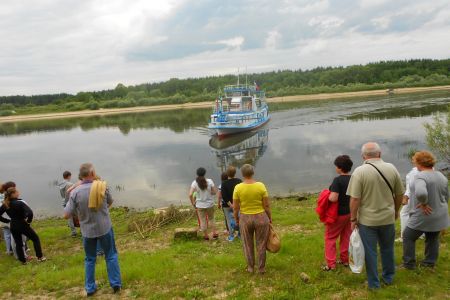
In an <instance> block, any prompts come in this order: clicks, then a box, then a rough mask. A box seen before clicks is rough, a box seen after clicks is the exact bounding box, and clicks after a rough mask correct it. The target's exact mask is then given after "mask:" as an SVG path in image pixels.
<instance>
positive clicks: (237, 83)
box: [237, 68, 239, 85]
mask: <svg viewBox="0 0 450 300" xmlns="http://www.w3.org/2000/svg"><path fill="white" fill-rule="evenodd" d="M237 84H238V85H239V68H238V83H237Z"/></svg>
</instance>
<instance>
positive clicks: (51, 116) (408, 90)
mask: <svg viewBox="0 0 450 300" xmlns="http://www.w3.org/2000/svg"><path fill="white" fill-rule="evenodd" d="M431 91H450V85H444V86H433V87H416V88H400V89H395V90H393V92H394V93H395V94H408V93H420V92H431ZM386 94H387V90H386V89H383V90H373V91H360V92H345V93H324V94H313V95H297V96H286V97H275V98H268V99H267V102H269V103H277V102H295V101H310V100H325V99H328V100H329V99H342V98H352V97H366V96H382V95H386ZM212 105H213V102H212V101H208V102H198V103H185V104H169V105H157V106H140V107H129V108H112V109H99V110H82V111H74V112H60V113H48V114H35V115H18V116H8V117H0V123H11V122H20V121H33V120H44V119H62V118H75V117H89V116H103V115H113V114H123V113H134V112H147V111H163V110H174V109H192V108H209V107H212Z"/></svg>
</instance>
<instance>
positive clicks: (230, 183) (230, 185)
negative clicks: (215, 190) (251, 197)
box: [220, 178, 242, 207]
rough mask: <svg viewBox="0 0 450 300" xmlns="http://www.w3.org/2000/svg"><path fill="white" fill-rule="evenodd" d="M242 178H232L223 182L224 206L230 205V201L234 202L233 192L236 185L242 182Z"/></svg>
mask: <svg viewBox="0 0 450 300" xmlns="http://www.w3.org/2000/svg"><path fill="white" fill-rule="evenodd" d="M241 182H242V180H240V179H239V178H230V179H227V180H225V181H224V182H222V186H221V190H220V191H221V192H222V206H223V207H228V202H231V203H233V192H234V188H235V187H236V185H238V184H239V183H241Z"/></svg>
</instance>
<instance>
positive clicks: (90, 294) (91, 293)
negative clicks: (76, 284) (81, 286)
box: [86, 290, 97, 297]
mask: <svg viewBox="0 0 450 300" xmlns="http://www.w3.org/2000/svg"><path fill="white" fill-rule="evenodd" d="M96 292H97V290H95V291H93V292H89V293H86V296H88V297H92V296H94V294H95V293H96Z"/></svg>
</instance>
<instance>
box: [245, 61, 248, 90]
mask: <svg viewBox="0 0 450 300" xmlns="http://www.w3.org/2000/svg"><path fill="white" fill-rule="evenodd" d="M247 75H248V74H247V66H245V85H248V80H247V79H248V78H247Z"/></svg>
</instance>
